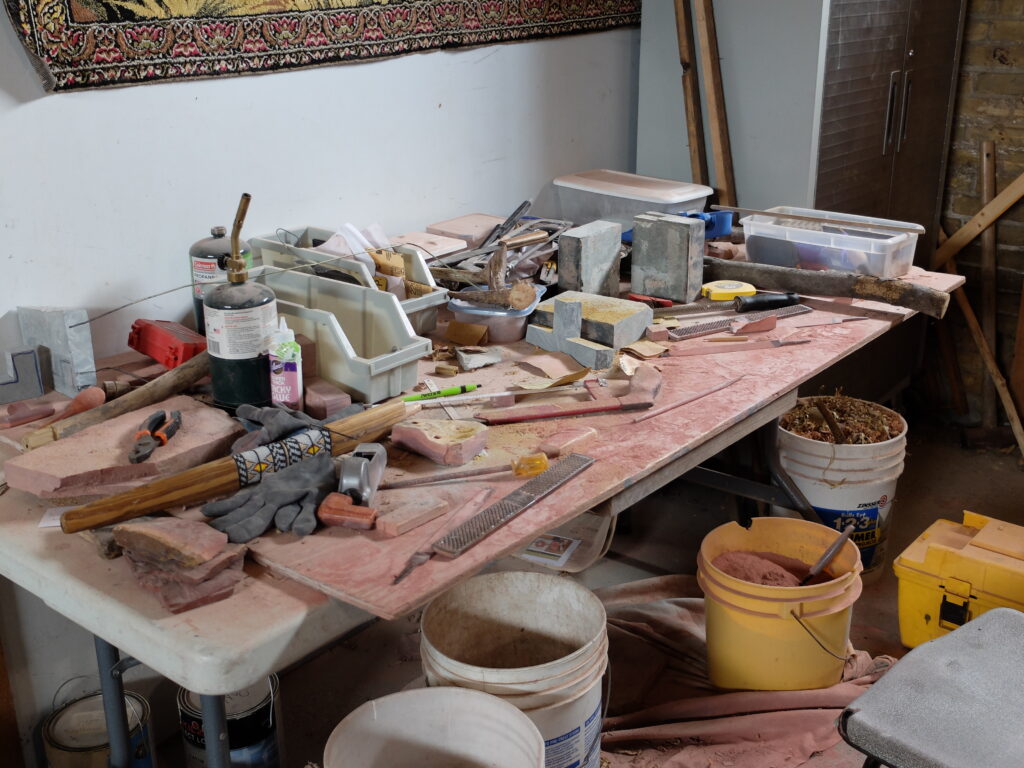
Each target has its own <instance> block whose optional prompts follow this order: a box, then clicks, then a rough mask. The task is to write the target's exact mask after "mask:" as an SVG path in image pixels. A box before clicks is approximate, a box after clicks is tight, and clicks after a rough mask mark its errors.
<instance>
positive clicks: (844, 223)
mask: <svg viewBox="0 0 1024 768" xmlns="http://www.w3.org/2000/svg"><path fill="white" fill-rule="evenodd" d="M711 210H712V211H732V212H733V213H746V214H749V215H751V216H771V217H772V218H775V219H795V220H796V221H813V222H817V223H818V224H832V225H834V226H837V227H856V228H857V229H884V230H886V231H887V232H909V233H911V234H914V235H920V234H922V233H921V228H920V227H901V226H899V225H898V224H872V223H870V222H867V221H854V220H852V219H826V218H822V217H821V216H804V215H803V214H802V213H801V214H796V213H780V212H779V211H759V210H758V209H756V208H737V207H736V206H732V205H712V206H711Z"/></svg>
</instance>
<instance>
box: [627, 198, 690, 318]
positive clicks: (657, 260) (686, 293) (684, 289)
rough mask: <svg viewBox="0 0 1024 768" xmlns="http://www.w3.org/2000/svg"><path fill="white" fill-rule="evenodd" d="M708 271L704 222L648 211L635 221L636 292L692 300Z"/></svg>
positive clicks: (634, 270) (677, 299)
mask: <svg viewBox="0 0 1024 768" xmlns="http://www.w3.org/2000/svg"><path fill="white" fill-rule="evenodd" d="M703 274H704V222H703V221H701V220H700V219H691V218H688V217H686V216H673V215H671V214H662V213H644V214H641V215H639V216H637V217H636V218H635V219H634V220H633V255H632V267H631V275H632V283H631V286H630V289H631V290H632V291H633V293H642V294H646V295H647V296H657V297H658V298H662V299H672V300H673V301H679V302H683V303H689V302H691V301H693V300H694V299H696V298H697V297H698V296H699V295H700V287H701V283H702V282H703Z"/></svg>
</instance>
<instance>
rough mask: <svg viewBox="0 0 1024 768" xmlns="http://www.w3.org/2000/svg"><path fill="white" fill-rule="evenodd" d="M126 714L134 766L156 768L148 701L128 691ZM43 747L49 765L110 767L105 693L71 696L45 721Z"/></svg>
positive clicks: (91, 767)
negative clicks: (79, 696)
mask: <svg viewBox="0 0 1024 768" xmlns="http://www.w3.org/2000/svg"><path fill="white" fill-rule="evenodd" d="M124 705H125V714H126V715H127V717H128V732H129V739H130V744H131V757H132V762H131V766H132V768H154V766H155V764H156V760H155V758H154V756H153V744H152V740H151V735H150V732H149V702H147V701H146V700H145V699H144V698H143V697H142V696H139V695H138V694H135V693H131V692H127V691H126V692H125V694H124ZM42 732H43V751H44V752H45V753H46V761H47V763H48V764H49V765H50V768H107V765H108V764H109V763H110V745H109V744H108V739H107V723H106V720H105V719H104V716H103V696H102V695H101V694H99V693H92V694H89V695H87V696H82V697H81V698H78V699H72V700H71V701H69V702H68V703H67V704H64V705H63V706H61V707H60V708H59V709H56V710H54V711H53V712H52V713H50V715H49V716H48V717H47V718H46V719H45V720H44V721H43V727H42Z"/></svg>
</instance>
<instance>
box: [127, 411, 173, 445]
mask: <svg viewBox="0 0 1024 768" xmlns="http://www.w3.org/2000/svg"><path fill="white" fill-rule="evenodd" d="M166 419H167V414H166V413H164V412H163V411H153V412H152V413H151V414H149V416H148V417H146V420H145V421H144V422H142V426H141V427H139V431H138V432H136V433H135V439H136V440H141V439H142V438H144V437H146V436H147V435H152V434H153V433H154V432H155V431H156V430H157V429H159V428H160V425H161V424H163V423H164V421H165V420H166Z"/></svg>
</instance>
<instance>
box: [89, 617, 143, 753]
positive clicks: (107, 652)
mask: <svg viewBox="0 0 1024 768" xmlns="http://www.w3.org/2000/svg"><path fill="white" fill-rule="evenodd" d="M94 640H95V644H96V665H97V666H98V667H99V673H100V692H101V694H102V698H103V717H104V719H105V720H106V724H107V742H108V743H109V744H110V764H109V765H110V768H130V766H131V759H132V754H131V742H130V740H129V729H128V715H127V712H126V711H125V706H124V685H123V684H122V682H121V674H120V672H119V671H117V669H116V667H117V664H118V660H119V658H120V654H119V652H118V650H117V648H115V647H114V646H112V645H111V644H110V643H108V642H107V641H106V640H104V639H103V638H102V637H99V636H98V635H97V636H94ZM139 725H140V727H141V725H142V724H141V723H140V724H139Z"/></svg>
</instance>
